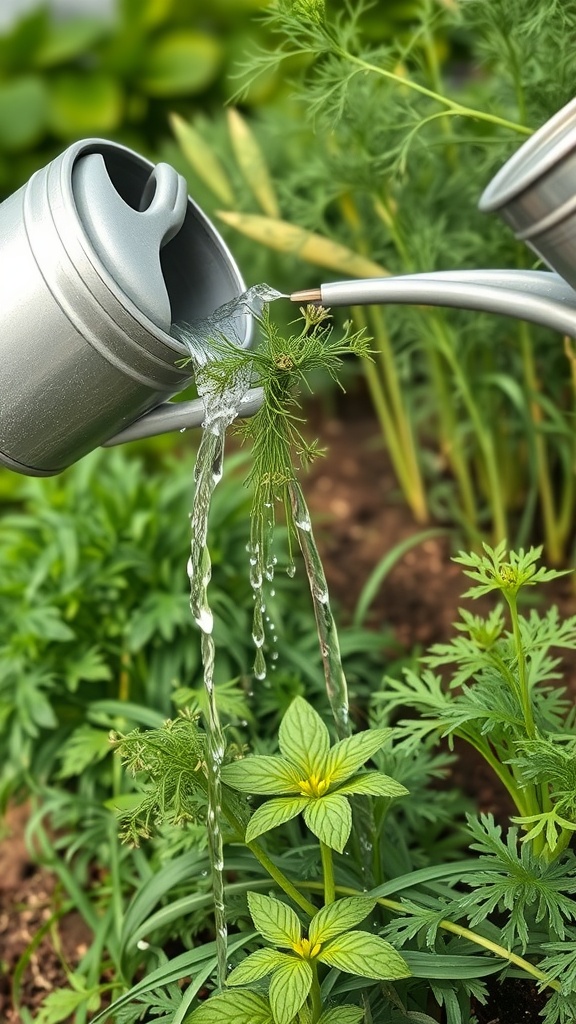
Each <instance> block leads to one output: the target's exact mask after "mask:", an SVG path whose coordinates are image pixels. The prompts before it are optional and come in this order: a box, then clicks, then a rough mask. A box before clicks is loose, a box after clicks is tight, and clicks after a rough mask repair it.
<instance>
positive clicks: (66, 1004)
mask: <svg viewBox="0 0 576 1024" xmlns="http://www.w3.org/2000/svg"><path fill="white" fill-rule="evenodd" d="M90 995H91V993H90V992H86V991H85V990H84V989H81V990H79V991H74V990H72V989H69V988H61V989H58V990H57V991H56V992H50V994H49V995H48V996H47V997H46V999H45V1000H44V1002H43V1004H42V1007H41V1009H40V1011H39V1013H38V1015H37V1016H36V1018H35V1019H36V1021H37V1022H38V1024H60V1022H61V1021H66V1020H69V1019H70V1017H71V1016H72V1015H73V1014H75V1011H76V1010H78V1009H79V1008H80V1007H81V1006H82V1004H83V1003H86V1002H87V1000H88V999H89V998H90Z"/></svg>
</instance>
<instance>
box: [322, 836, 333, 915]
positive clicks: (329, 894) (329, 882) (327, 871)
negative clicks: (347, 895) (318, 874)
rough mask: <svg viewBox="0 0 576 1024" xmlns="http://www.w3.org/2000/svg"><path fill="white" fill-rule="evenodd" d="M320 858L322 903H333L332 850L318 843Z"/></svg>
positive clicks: (324, 844)
mask: <svg viewBox="0 0 576 1024" xmlns="http://www.w3.org/2000/svg"><path fill="white" fill-rule="evenodd" d="M320 856H321V857H322V874H323V876H324V903H325V904H327V903H334V900H335V898H336V891H335V888H334V863H333V861H332V850H331V849H330V847H329V846H326V843H323V842H322V841H321V842H320Z"/></svg>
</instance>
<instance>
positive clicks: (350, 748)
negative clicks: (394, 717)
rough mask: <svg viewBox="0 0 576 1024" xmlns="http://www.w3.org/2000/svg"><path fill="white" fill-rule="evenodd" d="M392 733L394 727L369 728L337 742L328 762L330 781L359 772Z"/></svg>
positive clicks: (338, 780) (339, 779)
mask: <svg viewBox="0 0 576 1024" xmlns="http://www.w3.org/2000/svg"><path fill="white" fill-rule="evenodd" d="M391 735H392V729H368V730H367V731H366V732H358V733H356V735H355V736H348V737H347V738H346V739H345V740H340V742H339V743H336V744H335V746H333V747H332V749H331V750H330V753H329V754H328V759H327V762H326V775H327V776H328V777H329V778H330V782H331V783H333V782H340V781H341V780H343V779H347V778H349V776H350V775H353V774H354V772H357V771H358V769H359V768H361V767H362V765H363V764H365V763H366V761H368V760H369V759H370V758H371V757H372V755H373V754H375V753H376V751H377V750H380V748H381V747H383V746H384V744H385V743H386V741H387V740H388V739H389V737H390V736H391Z"/></svg>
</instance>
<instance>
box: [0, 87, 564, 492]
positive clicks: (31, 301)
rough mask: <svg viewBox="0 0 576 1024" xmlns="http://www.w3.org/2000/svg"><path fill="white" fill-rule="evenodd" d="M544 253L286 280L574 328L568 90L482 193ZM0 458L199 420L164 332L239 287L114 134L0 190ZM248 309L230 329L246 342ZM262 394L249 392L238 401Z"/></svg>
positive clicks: (332, 295)
mask: <svg viewBox="0 0 576 1024" xmlns="http://www.w3.org/2000/svg"><path fill="white" fill-rule="evenodd" d="M480 207H481V209H483V210H487V211H493V210H497V211H498V212H499V213H500V214H501V216H502V217H503V219H504V220H505V221H506V222H507V223H508V224H510V226H511V227H512V228H513V230H514V231H515V233H516V236H517V237H518V238H521V239H522V240H524V241H525V242H527V244H528V245H529V246H530V247H531V248H532V249H533V250H534V251H535V252H536V253H537V254H538V256H539V257H541V258H542V259H543V260H544V262H545V263H546V264H547V265H548V266H549V267H551V269H552V272H547V271H495V270H490V271H482V270H480V271H461V272H459V271H453V272H452V271H450V272H444V273H436V274H434V273H430V274H418V275H407V276H402V277H389V278H378V279H374V280H366V281H344V282H336V283H331V284H326V285H322V286H321V287H320V288H318V289H312V290H308V291H303V292H294V293H293V295H292V296H290V298H291V299H292V300H293V301H295V302H303V301H310V302H314V301H316V302H322V303H323V304H325V305H329V306H335V305H348V304H351V305H352V304H361V303H378V304H382V303H386V304H387V303H410V304H425V305H440V306H455V307H460V308H464V309H471V310H488V311H491V312H494V313H501V314H506V315H509V316H514V317H518V318H520V319H525V320H530V321H533V322H534V323H538V324H544V325H546V326H548V327H552V328H554V329H555V330H558V331H561V332H562V333H564V334H569V335H573V336H576V290H575V289H576V100H573V101H572V102H571V103H570V104H568V105H567V106H566V107H564V108H563V110H561V111H559V113H558V114H556V115H555V116H554V117H553V118H552V119H551V120H550V121H548V122H547V124H545V125H544V126H543V127H542V128H541V129H540V130H539V131H538V132H536V133H535V135H533V136H532V137H531V138H530V139H529V140H528V142H526V143H525V144H524V145H523V146H522V147H521V149H520V150H519V151H518V152H517V153H516V154H515V155H514V156H513V157H512V159H511V160H509V161H508V163H507V164H506V165H505V166H504V167H503V168H502V170H501V171H500V172H499V173H498V174H497V175H496V177H495V178H494V180H493V181H492V182H491V183H490V185H489V186H488V188H487V189H486V191H485V192H484V194H483V196H482V198H481V201H480ZM0 238H1V239H2V244H1V245H0V324H1V328H2V329H1V331H0V463H3V464H4V465H6V466H9V467H10V468H11V469H14V470H17V471H18V472H21V473H26V474H29V475H35V476H47V475H51V474H54V473H58V472H60V471H61V470H62V469H64V468H65V467H66V466H68V465H70V464H71V463H73V462H75V461H76V460H77V459H79V458H81V457H82V456H83V455H85V454H86V453H87V452H88V451H90V450H91V449H93V448H95V447H97V446H98V445H100V444H116V443H120V442H121V441H124V440H132V439H136V438H140V437H145V436H149V435H151V434H156V433H162V432H165V431H167V430H173V429H178V428H182V427H187V426H195V425H198V424H200V422H201V421H202V418H203V404H202V402H201V401H196V402H184V403H175V404H170V403H168V402H166V399H168V398H169V397H171V396H172V395H174V394H176V393H177V392H179V391H181V390H182V389H183V388H185V387H186V385H187V384H188V383H189V381H190V369H189V367H183V366H182V365H179V363H180V362H181V360H182V358H183V357H184V356H186V355H187V352H186V349H185V348H184V346H183V345H182V344H181V343H180V342H179V341H177V340H176V339H175V338H174V337H173V336H171V334H170V328H171V325H172V324H173V323H174V322H176V321H186V322H189V323H190V322H194V321H195V320H198V319H201V318H203V317H206V316H207V315H209V314H210V313H211V312H213V311H214V310H215V309H216V308H217V307H218V306H220V305H221V304H222V303H225V302H227V301H229V300H231V299H233V298H235V297H237V296H239V295H240V294H241V293H242V292H243V290H244V284H243V281H242V278H241V275H240V272H239V270H238V268H237V266H236V264H235V263H234V260H233V258H232V256H231V254H230V252H229V251H228V249H227V247H226V245H225V244H224V242H223V241H222V239H221V238H220V236H219V234H218V233H217V231H216V229H215V228H214V227H213V225H212V224H211V223H210V221H209V220H208V219H207V218H206V217H205V216H204V214H203V213H202V212H201V210H200V209H199V208H198V206H197V205H196V204H195V203H194V202H193V201H192V200H191V199H190V198H189V197H188V195H187V191H186V183H185V181H184V179H183V178H182V177H181V176H180V175H178V174H177V172H176V171H175V170H174V169H173V168H172V167H170V166H169V165H167V164H158V165H157V166H156V167H154V166H153V165H152V164H150V163H149V162H148V161H146V160H145V159H144V158H143V157H141V156H138V154H136V153H134V152H132V151H131V150H129V149H126V148H125V147H123V146H119V145H117V144H116V143H112V142H105V141H102V140H98V139H90V140H86V141H83V142H78V143H75V144H74V145H73V146H71V147H70V148H69V149H67V150H66V151H65V152H64V153H63V154H62V155H61V156H59V157H58V158H57V159H56V160H54V161H52V163H50V164H49V165H48V166H47V167H45V168H43V169H42V170H40V171H38V172H37V173H36V174H35V175H33V177H32V178H31V179H30V181H29V182H28V183H27V184H26V185H24V186H23V187H22V188H21V189H20V190H19V191H18V192H16V193H15V194H14V195H13V196H11V197H10V198H9V199H7V200H6V201H5V202H4V203H2V204H1V205H0ZM250 331H251V317H250V315H249V313H248V312H247V313H246V314H244V320H243V322H241V330H240V338H239V342H240V344H248V343H249V341H250ZM260 401H261V395H260V393H259V392H258V391H256V390H254V391H251V392H249V393H248V395H247V396H246V399H245V400H244V402H243V404H242V406H241V408H240V410H239V414H240V415H244V416H246V415H250V414H251V413H253V412H254V411H255V410H256V409H257V408H258V405H259V403H260Z"/></svg>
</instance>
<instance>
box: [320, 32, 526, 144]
mask: <svg viewBox="0 0 576 1024" xmlns="http://www.w3.org/2000/svg"><path fill="white" fill-rule="evenodd" d="M334 52H335V53H336V54H337V55H338V56H339V57H341V58H343V59H344V60H347V61H349V62H350V63H351V64H356V66H357V67H358V68H360V69H361V70H362V71H369V72H372V73H373V74H376V75H380V76H381V77H382V78H387V79H388V80H389V81H392V82H396V84H397V85H400V86H402V88H404V89H412V90H413V91H414V92H418V93H420V94H421V95H422V96H428V98H429V99H431V100H434V101H435V102H436V103H440V104H442V106H444V107H447V108H448V109H449V110H452V111H453V112H454V113H455V114H459V115H460V116H462V117H471V118H474V119H475V120H477V121H486V122H487V123H488V124H496V125H499V127H501V128H509V129H510V130H511V131H514V132H517V133H518V134H519V135H532V129H530V128H526V127H525V125H523V124H518V122H516V121H508V120H507V118H505V117H498V115H497V114H489V113H487V112H486V111H485V110H476V109H474V108H473V107H467V106H465V105H464V104H462V103H458V102H456V100H451V99H449V97H448V96H442V95H441V94H440V93H438V92H434V91H433V90H432V89H427V88H426V86H425V85H420V84H419V83H418V82H414V81H413V79H410V78H405V77H404V76H402V75H397V74H395V72H394V71H388V70H386V68H381V67H378V65H377V64H372V63H370V61H367V60H363V59H362V57H357V56H356V55H355V54H353V53H350V52H349V51H348V50H345V49H343V48H342V47H340V46H337V45H335V46H334Z"/></svg>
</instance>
